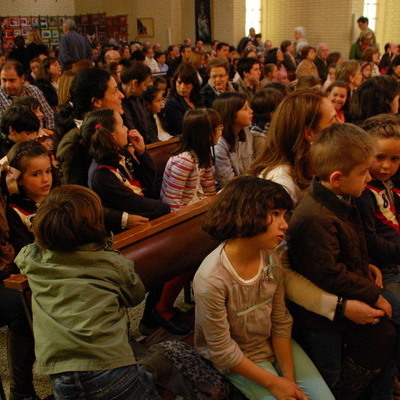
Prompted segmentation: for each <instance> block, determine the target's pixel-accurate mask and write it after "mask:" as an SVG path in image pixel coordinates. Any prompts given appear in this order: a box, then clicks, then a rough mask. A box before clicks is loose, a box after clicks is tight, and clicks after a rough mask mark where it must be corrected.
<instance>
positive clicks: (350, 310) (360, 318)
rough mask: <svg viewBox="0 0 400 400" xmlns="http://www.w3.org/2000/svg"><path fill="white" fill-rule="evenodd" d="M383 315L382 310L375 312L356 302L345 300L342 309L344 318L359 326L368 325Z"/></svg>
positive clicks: (373, 309)
mask: <svg viewBox="0 0 400 400" xmlns="http://www.w3.org/2000/svg"><path fill="white" fill-rule="evenodd" d="M384 315H385V313H384V312H383V311H382V310H377V309H376V308H373V307H370V306H369V305H368V304H366V303H363V302H362V301H358V300H347V303H346V307H345V309H344V316H345V317H346V318H348V319H349V320H351V321H353V322H354V323H356V324H360V325H365V324H370V323H372V322H373V321H374V320H375V318H380V317H383V316H384Z"/></svg>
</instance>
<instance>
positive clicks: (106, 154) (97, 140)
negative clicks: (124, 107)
mask: <svg viewBox="0 0 400 400" xmlns="http://www.w3.org/2000/svg"><path fill="white" fill-rule="evenodd" d="M114 112H115V111H114V110H111V109H106V108H103V109H100V110H95V111H92V112H90V113H89V114H88V115H87V116H86V118H85V120H84V121H83V123H82V126H81V130H80V133H81V137H82V141H83V144H84V145H85V146H86V147H87V148H88V153H89V155H90V156H92V157H93V158H94V159H95V161H96V162H98V163H100V162H105V163H112V164H114V163H118V162H119V150H120V149H119V147H118V145H117V144H116V143H115V141H114V139H113V138H112V136H111V132H113V130H114V126H115V118H114Z"/></svg>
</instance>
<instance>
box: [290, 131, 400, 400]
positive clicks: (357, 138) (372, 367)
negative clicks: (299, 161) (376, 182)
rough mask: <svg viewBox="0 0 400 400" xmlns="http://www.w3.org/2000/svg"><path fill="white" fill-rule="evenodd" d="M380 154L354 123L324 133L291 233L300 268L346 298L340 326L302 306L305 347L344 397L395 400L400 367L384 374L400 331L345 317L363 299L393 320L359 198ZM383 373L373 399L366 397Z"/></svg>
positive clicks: (298, 313)
mask: <svg viewBox="0 0 400 400" xmlns="http://www.w3.org/2000/svg"><path fill="white" fill-rule="evenodd" d="M372 153H373V142H372V140H371V138H370V137H369V136H368V135H367V134H366V132H365V131H363V130H362V129H360V128H357V127H356V126H354V125H351V124H334V125H332V126H331V127H329V128H326V129H325V130H323V131H322V132H321V133H320V134H319V135H318V136H316V137H315V138H314V139H313V144H312V146H311V160H312V166H313V171H314V173H315V175H316V177H314V179H313V181H312V183H311V186H310V190H309V193H308V194H307V195H306V196H305V197H304V198H303V199H302V201H301V202H300V203H299V205H298V207H297V208H296V210H295V211H294V214H293V217H292V219H291V221H290V226H289V232H288V245H289V256H290V263H291V266H292V268H293V269H295V270H296V271H298V272H299V273H301V274H303V275H304V276H306V277H307V278H308V279H310V280H311V281H313V282H314V283H315V284H317V285H318V286H319V287H321V288H322V289H324V290H327V291H329V292H331V293H334V294H336V295H338V296H340V297H339V300H338V308H337V313H336V315H335V319H334V321H332V322H331V321H328V320H326V319H324V318H322V317H320V316H318V315H316V314H314V313H312V312H309V311H306V310H305V309H303V308H301V307H299V306H296V307H295V308H294V309H293V311H294V318H295V321H297V322H298V323H299V339H300V341H301V344H302V345H303V346H304V348H305V350H306V351H307V353H308V355H309V356H310V358H311V359H312V361H313V362H314V364H315V365H316V366H317V368H318V370H319V371H320V373H321V375H322V376H323V377H324V379H325V381H326V382H327V384H328V386H330V388H331V389H332V391H333V393H334V395H335V398H337V399H354V400H355V399H358V398H363V399H365V398H368V399H378V398H383V397H379V396H382V393H387V395H388V397H387V398H390V392H391V389H392V386H391V383H390V382H391V379H390V377H389V378H387V376H388V375H390V374H391V373H392V369H391V368H387V369H384V370H383V372H382V373H381V374H379V372H380V371H381V369H382V368H383V367H384V365H385V363H386V362H387V360H388V359H389V358H390V355H391V353H392V351H393V347H394V343H395V336H396V330H395V328H394V326H393V325H392V324H391V322H389V321H388V320H387V319H381V320H379V319H378V318H373V319H372V320H371V323H370V324H368V325H356V324H354V323H352V322H350V321H349V320H347V319H345V318H342V312H341V310H343V308H342V306H343V305H345V303H346V299H356V300H360V301H363V302H365V303H367V304H369V305H373V306H375V307H377V308H381V309H382V310H384V311H385V313H386V314H387V315H388V316H391V313H392V310H391V306H390V304H389V303H388V302H387V300H386V299H385V298H384V297H383V296H382V295H381V287H382V276H381V274H380V271H379V269H378V268H376V267H375V266H373V265H371V264H368V255H367V249H366V244H365V239H364V236H363V231H362V224H361V221H360V217H359V214H358V211H357V208H356V207H355V206H354V205H353V201H352V197H359V196H360V195H361V194H362V192H363V190H364V189H365V186H366V184H367V183H368V182H369V181H370V180H371V177H370V175H369V167H370V165H371V159H372V158H371V156H372ZM378 374H379V375H378ZM375 375H378V376H377V378H376V379H374V384H373V385H371V387H370V388H368V396H369V397H361V396H364V395H363V394H362V392H363V391H364V389H365V388H366V387H367V386H368V385H369V383H370V382H371V380H372V379H373V378H374V377H375ZM384 378H386V379H387V380H385V379H384ZM384 380H385V381H384ZM375 393H376V396H375Z"/></svg>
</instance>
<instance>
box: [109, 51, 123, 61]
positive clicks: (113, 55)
mask: <svg viewBox="0 0 400 400" xmlns="http://www.w3.org/2000/svg"><path fill="white" fill-rule="evenodd" d="M105 59H106V62H107V63H111V62H118V61H119V60H120V59H121V56H120V54H119V53H118V51H117V50H109V51H107V53H106V55H105Z"/></svg>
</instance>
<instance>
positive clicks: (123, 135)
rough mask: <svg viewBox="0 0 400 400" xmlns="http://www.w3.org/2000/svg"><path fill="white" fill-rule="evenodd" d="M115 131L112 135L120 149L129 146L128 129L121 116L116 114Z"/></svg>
mask: <svg viewBox="0 0 400 400" xmlns="http://www.w3.org/2000/svg"><path fill="white" fill-rule="evenodd" d="M114 121H115V123H114V129H113V132H112V133H111V135H112V137H113V139H114V142H115V143H116V144H117V145H118V147H120V148H121V147H124V146H126V145H127V144H128V128H127V127H126V126H125V125H124V122H123V121H122V117H121V115H119V114H118V113H117V112H114Z"/></svg>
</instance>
